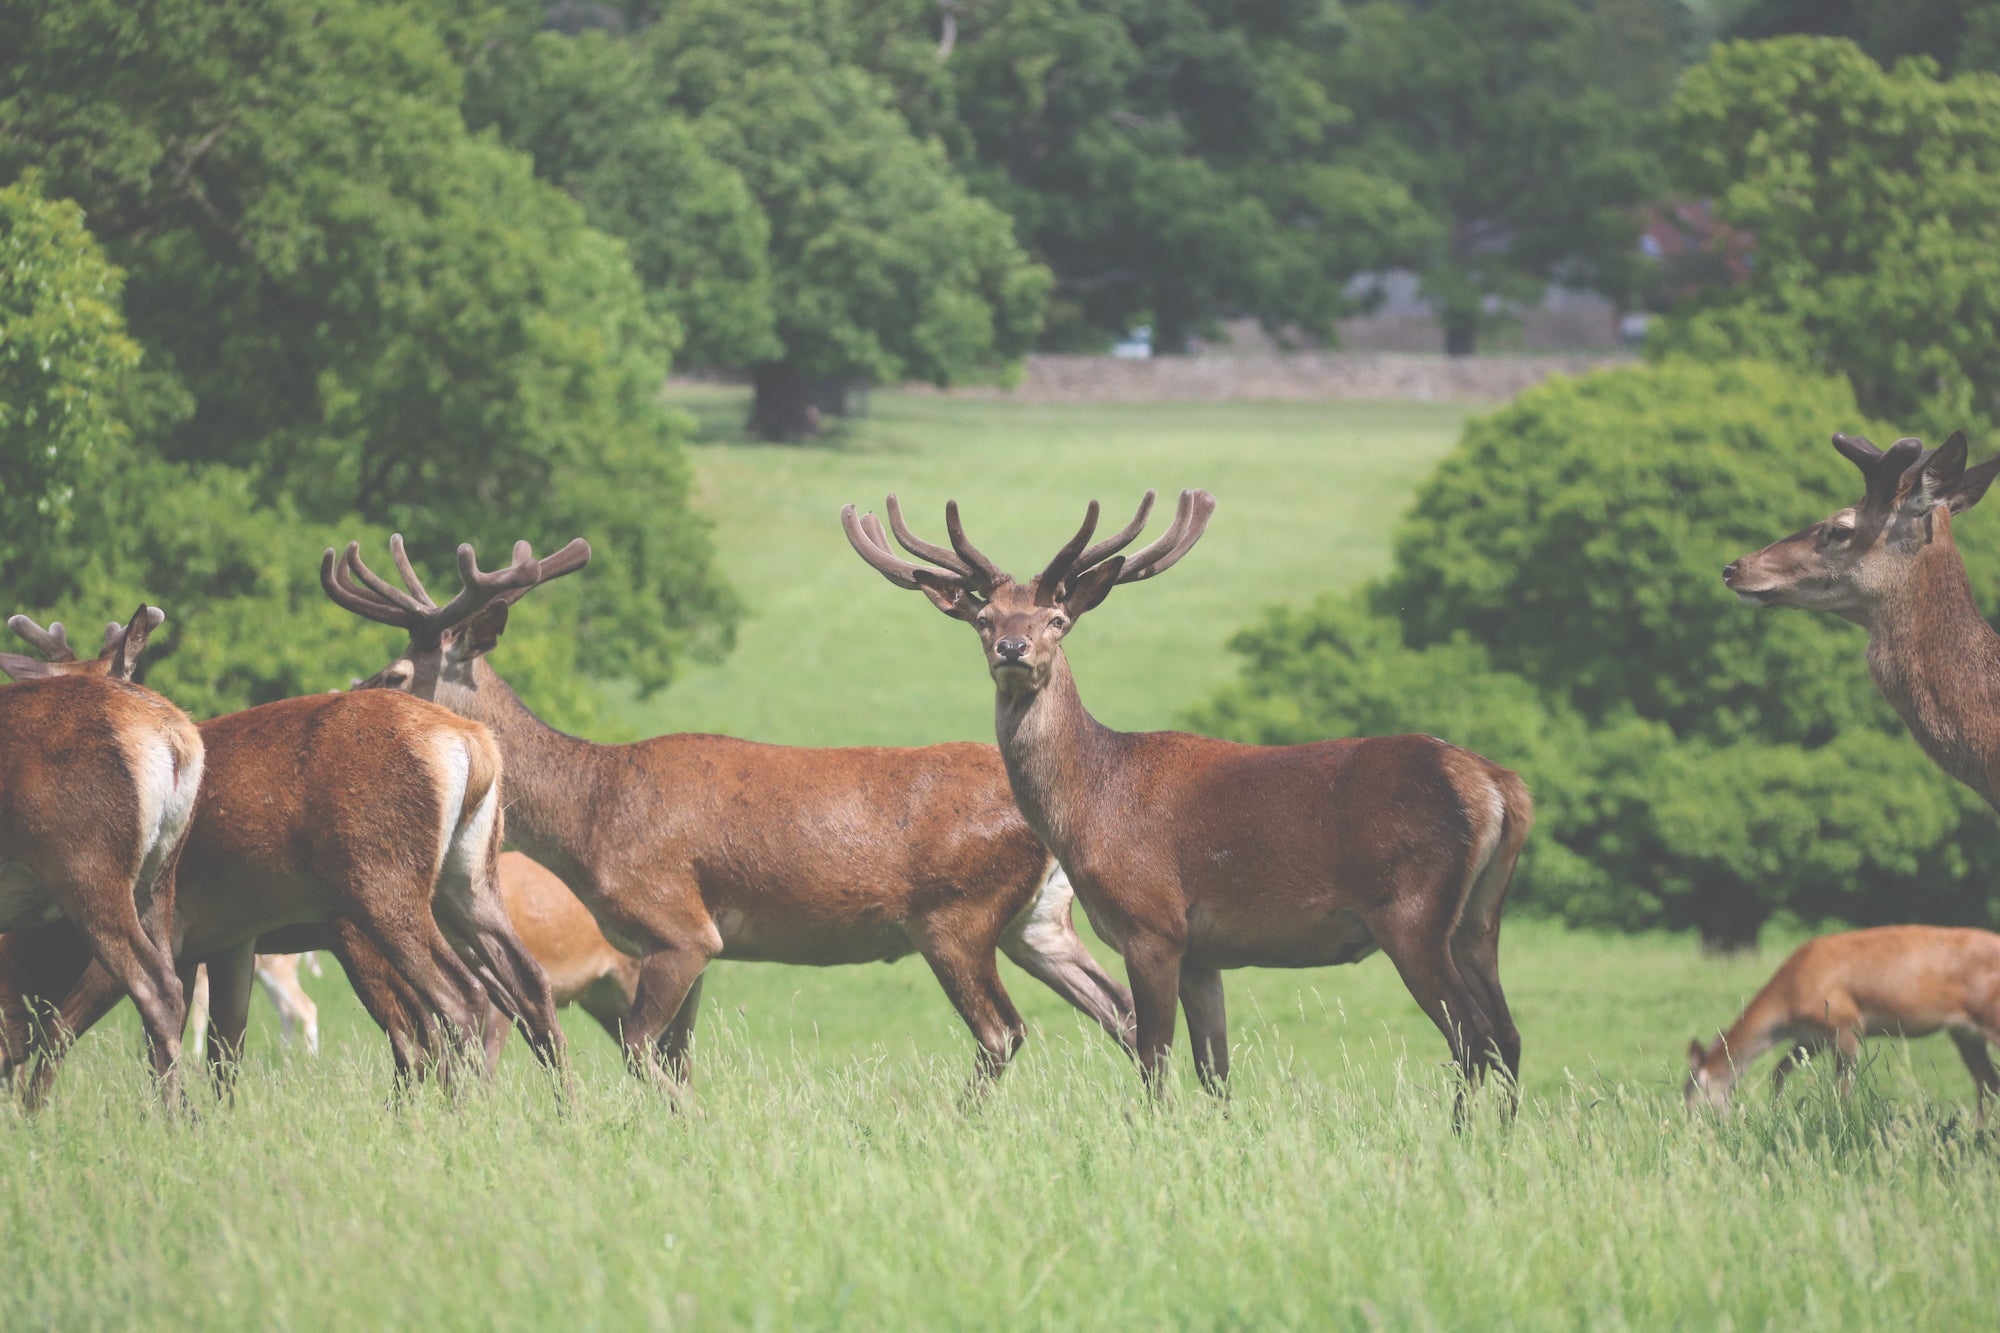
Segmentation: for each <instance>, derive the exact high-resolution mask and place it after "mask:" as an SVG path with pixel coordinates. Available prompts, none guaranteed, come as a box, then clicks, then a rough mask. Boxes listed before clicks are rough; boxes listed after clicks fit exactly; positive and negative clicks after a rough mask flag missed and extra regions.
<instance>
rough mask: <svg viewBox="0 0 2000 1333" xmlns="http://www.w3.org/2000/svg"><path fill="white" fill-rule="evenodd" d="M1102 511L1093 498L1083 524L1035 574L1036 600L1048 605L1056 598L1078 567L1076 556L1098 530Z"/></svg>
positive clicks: (1085, 512) (1084, 512) (1085, 513)
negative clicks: (1066, 579) (1098, 521)
mask: <svg viewBox="0 0 2000 1333" xmlns="http://www.w3.org/2000/svg"><path fill="white" fill-rule="evenodd" d="M1100 512H1102V511H1101V510H1100V509H1099V508H1098V505H1097V501H1095V500H1092V501H1091V502H1090V507H1089V508H1088V509H1086V510H1084V511H1083V526H1082V527H1080V528H1078V529H1077V530H1076V535H1075V536H1074V537H1071V538H1070V539H1069V540H1068V541H1066V542H1064V543H1063V547H1062V549H1061V550H1060V551H1057V552H1056V553H1055V555H1054V556H1052V557H1051V558H1050V560H1049V563H1048V564H1047V565H1046V566H1044V567H1043V569H1042V572H1041V573H1039V574H1037V575H1035V600H1036V601H1038V602H1040V603H1042V604H1043V605H1048V604H1049V603H1050V602H1053V601H1054V600H1055V595H1056V589H1057V588H1058V587H1060V586H1061V584H1062V581H1063V580H1064V579H1065V578H1067V577H1068V576H1069V572H1070V571H1071V570H1072V569H1074V568H1076V566H1077V559H1076V557H1077V556H1078V555H1079V554H1080V553H1081V552H1082V550H1083V548H1084V546H1085V545H1087V544H1088V543H1089V541H1090V534H1091V533H1093V532H1095V531H1097V516H1098V514H1099V513H1100Z"/></svg>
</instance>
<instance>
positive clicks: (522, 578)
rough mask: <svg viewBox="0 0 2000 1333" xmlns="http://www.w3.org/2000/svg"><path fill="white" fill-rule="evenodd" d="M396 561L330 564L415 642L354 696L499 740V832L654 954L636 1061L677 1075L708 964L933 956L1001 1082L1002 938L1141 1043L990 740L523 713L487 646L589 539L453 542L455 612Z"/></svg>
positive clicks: (635, 949)
mask: <svg viewBox="0 0 2000 1333" xmlns="http://www.w3.org/2000/svg"><path fill="white" fill-rule="evenodd" d="M390 554H391V557H392V558H393V559H394V560H395V562H396V567H397V570H398V572H399V573H400V575H401V577H402V581H403V584H404V587H403V588H398V587H395V586H394V585H393V584H390V583H389V582H387V581H386V580H384V579H383V578H381V577H379V576H378V575H376V574H375V573H374V572H373V571H372V570H370V569H369V568H368V567H367V566H366V565H365V564H363V563H362V561H361V556H360V549H359V547H358V546H356V545H354V544H350V545H349V546H348V547H347V550H346V553H345V555H344V556H342V555H337V554H336V553H335V552H333V551H331V550H329V551H328V552H327V553H326V558H325V560H324V562H323V563H322V565H321V570H320V581H321V583H322V584H323V585H324V587H325V589H326V592H327V595H328V596H329V597H331V598H332V599H333V600H334V601H335V602H337V603H339V604H340V605H341V606H343V607H346V608H347V609H348V610H349V611H352V612H354V613H355V614H356V615H359V616H361V617H363V618H364V619H368V620H374V621H379V622H380V623H382V624H386V625H392V626H395V627H396V628H398V629H401V630H403V631H404V632H405V633H407V634H408V635H409V642H408V644H407V645H406V646H405V647H404V649H403V651H402V653H401V654H399V655H398V656H397V657H396V659H395V660H394V661H392V662H391V663H390V664H389V665H388V666H387V667H385V668H383V669H382V670H381V671H380V672H378V673H377V674H376V675H375V676H373V677H372V678H370V679H369V680H368V681H365V682H363V684H364V686H371V687H376V688H374V689H364V690H362V691H361V692H362V693H378V692H380V690H381V689H383V688H386V689H392V690H402V691H410V692H412V693H415V694H417V695H419V696H420V697H422V698H426V699H436V700H437V701H438V702H439V703H441V704H444V705H445V706H446V707H448V708H450V709H452V710H453V711H454V712H456V713H460V714H463V715H464V716H466V717H468V718H473V719H476V720H477V721H479V722H481V723H484V724H485V725H486V726H487V727H488V728H490V729H491V730H492V732H493V735H494V737H495V738H496V739H497V740H498V741H499V742H500V747H501V749H502V750H503V751H504V752H505V753H506V756H507V774H508V777H507V784H508V785H507V801H508V814H507V833H508V837H509V839H510V840H512V841H513V842H515V843H516V844H517V845H518V846H519V847H520V848H521V849H522V850H524V851H526V852H527V853H528V854H529V855H531V856H533V857H534V858H535V860H537V861H539V862H541V863H542V864H543V865H544V866H546V867H547V868H548V869H549V870H550V871H552V872H554V873H555V874H556V875H557V876H559V877H560V878H561V879H562V880H563V882H564V883H566V884H568V885H569V887H570V888H571V889H573V890H574V891H575V892H576V894H577V896H578V897H579V898H581V899H582V900H583V902H584V903H585V905H587V906H588V907H589V909H590V911H591V914H592V915H593V916H594V917H595V918H596V919H597V923H598V925H599V927H600V928H601V929H602V930H603V933H604V935H605V937H606V938H607V939H609V940H610V941H611V942H612V943H613V944H615V945H616V946H617V947H619V948H620V949H623V950H625V951H627V952H629V953H634V954H637V955H640V956H641V957H643V958H644V960H645V961H644V964H643V966H642V971H641V975H640V979H639V985H638V991H637V994H636V995H635V997H634V999H633V1002H632V1006H631V1009H630V1011H629V1013H628V1014H627V1015H626V1017H625V1020H624V1022H623V1024H622V1036H623V1041H624V1045H625V1052H626V1057H627V1060H628V1063H629V1064H630V1065H631V1067H632V1068H633V1070H634V1072H636V1073H639V1074H641V1075H642V1076H646V1077H649V1078H658V1079H663V1080H670V1081H671V1082H672V1083H674V1084H679V1083H680V1082H682V1081H684V1080H685V1078H686V1076H687V1058H688V1057H687V1048H688V1040H689V1034H690V1032H691V1031H692V1029H693V1026H694V1021H695V1016H696V1014H697V1012H698V1011H699V1007H700V1003H701V978H702V973H703V970H704V969H705V968H706V967H707V966H708V964H709V962H710V960H712V959H714V958H717V957H722V958H740V959H750V960H756V961H764V962H784V963H805V964H814V965H826V964H836V963H866V962H876V961H890V960H893V959H897V958H902V957H905V956H907V955H909V954H911V953H920V954H922V955H923V957H924V959H925V961H926V962H928V963H929V964H930V966H931V970H932V972H933V973H934V974H935V975H936V977H937V979H938V982H939V984H940V985H941V986H942V987H943V988H944V991H945V994H946V995H947V996H948V997H949V998H950V1000H951V1002H952V1004H953V1006H954V1007H956V1009H957V1010H958V1013H959V1016H960V1017H961V1018H962V1019H964V1020H965V1024H966V1026H967V1027H968V1028H970V1029H971V1030H972V1034H973V1037H974V1039H975V1040H976V1041H977V1042H978V1044H979V1058H978V1068H979V1072H980V1074H981V1075H982V1076H990V1075H993V1074H997V1073H998V1072H999V1071H1000V1070H1001V1069H1003V1068H1004V1067H1005V1065H1006V1063H1007V1061H1008V1060H1009V1059H1011V1058H1012V1057H1013V1054H1014V1052H1015V1051H1016V1050H1018V1049H1019V1047H1020V1045H1021V1041H1022V1038H1023V1034H1024V1031H1025V1029H1024V1027H1023V1024H1022V1022H1021V1017H1020V1015H1019V1014H1018V1013H1017V1012H1016V1011H1015V1009H1014V1005H1013V1002H1012V1000H1011V999H1009V998H1008V995H1007V991H1006V988H1005V987H1004V986H1003V985H1002V984H1001V981H1000V973H999V970H998V968H997V967H996V965H995V962H994V951H995V949H996V948H998V949H1000V950H1004V951H1005V952H1006V954H1007V956H1008V957H1009V958H1011V959H1013V960H1014V961H1015V962H1016V963H1018V964H1019V965H1020V966H1021V967H1022V968H1023V969H1024V970H1025V971H1027V972H1028V973H1029V974H1030V975H1032V976H1034V977H1036V978H1038V979H1039V980H1041V981H1042V982H1044V983H1045V984H1046V985H1048V986H1049V987H1050V988H1051V989H1052V990H1054V991H1055V992H1056V993H1057V994H1058V995H1061V996H1062V997H1063V998H1064V999H1066V1000H1068V1001H1069V1002H1070V1003H1071V1004H1073V1005H1075V1006H1076V1007H1077V1008H1078V1009H1080V1010H1082V1011H1083V1012H1084V1013H1086V1014H1088V1015H1089V1016H1090V1017H1092V1018H1093V1019H1095V1020H1097V1022H1098V1023H1099V1024H1101V1025H1102V1026H1103V1027H1104V1028H1105V1030H1106V1031H1108V1032H1110V1033H1111V1034H1112V1035H1113V1036H1115V1037H1117V1038H1118V1039H1119V1040H1120V1041H1121V1042H1127V1043H1129V1041H1130V1037H1129V1034H1128V1028H1129V1026H1130V1022H1129V1015H1130V1013H1131V998H1130V996H1129V995H1128V994H1127V993H1126V991H1125V988H1124V987H1122V986H1120V985H1119V984H1118V983H1117V982H1115V981H1113V980H1112V979H1111V977H1110V976H1109V975H1108V974H1106V973H1105V971H1104V970H1103V968H1102V967H1100V966H1099V965H1098V963H1097V960H1096V959H1094V958H1092V957H1091V955H1090V953H1089V951H1088V950H1086V949H1085V948H1084V947H1083V942H1082V941H1081V940H1079V939H1078V938H1077V935H1076V930H1075V928H1074V926H1073V925H1072V923H1071V920H1070V906H1069V904H1070V895H1069V892H1068V888H1067V885H1066V884H1063V883H1061V882H1059V881H1055V880H1052V879H1051V877H1050V875H1049V868H1050V864H1051V862H1050V857H1049V853H1048V851H1047V849H1046V848H1044V847H1043V846H1042V844H1041V843H1040V842H1039V841H1037V840H1036V838H1035V835H1034V834H1033V833H1032V832H1031V831H1030V830H1029V828H1028V826H1027V825H1026V824H1025V823H1023V822H1022V820H1021V817H1020V815H1019V814H1018V813H1017V812H1016V811H1015V809H1014V803H1013V800H1012V798H1011V797H1010V796H1009V795H1008V792H1007V784H1006V776H1005V773H1004V771H1003V769H1002V768H1001V765H1000V760H999V756H998V755H996V754H995V753H994V751H993V748H992V747H991V746H984V745H970V744H958V745H933V746H927V747H924V748H921V749H873V748H865V749H803V748H794V747H788V746H778V745H759V744H753V743H751V742H749V741H739V740H733V739H731V738H729V737H726V736H702V735H676V736H659V737H655V738H654V739H652V740H648V741H639V742H637V743H634V744H630V745H598V744H595V743H593V742H590V741H585V740H579V739H578V738H576V737H574V736H568V735H564V734H563V733H562V732H559V731H557V730H555V729H554V728H552V727H550V726H549V725H548V724H547V723H545V722H543V721H542V720H541V719H540V718H538V717H536V716H535V715H534V713H532V712H531V711H529V709H528V707H527V706H526V705H525V704H523V703H522V702H521V700H520V698H519V697H518V696H517V695H516V694H515V693H514V692H513V690H511V689H509V688H508V686H507V683H506V682H505V681H503V680H502V679H501V678H500V677H499V675H498V674H496V673H495V672H494V670H493V668H492V666H491V665H490V664H489V663H488V662H487V660H486V654H487V653H488V652H489V651H490V650H491V649H492V648H493V647H494V645H495V644H497V643H498V642H499V639H500V635H501V633H502V632H503V631H504V630H505V628H506V624H507V614H508V608H509V607H510V606H511V605H512V604H513V603H514V602H516V601H517V600H519V599H520V598H521V597H522V596H524V595H525V594H526V593H527V592H529V591H530V590H531V589H533V588H534V587H536V586H537V585H539V584H541V583H545V582H547V581H548V580H550V579H553V578H557V577H559V576H561V575H563V574H567V573H570V572H571V571H573V570H576V569H580V568H582V566H583V565H584V563H585V562H586V561H587V560H588V559H589V558H590V547H589V546H588V544H586V543H585V542H584V541H583V540H582V539H580V538H579V539H578V540H576V541H573V542H571V543H570V544H569V545H568V546H566V547H564V548H563V549H562V550H561V551H558V552H556V553H555V554H554V555H552V556H549V557H548V558H546V559H543V560H536V559H535V558H534V557H533V554H532V552H531V551H530V549H529V547H528V544H527V543H526V542H521V543H518V544H517V545H516V546H515V548H514V563H513V564H512V565H511V566H510V567H508V568H505V569H500V570H496V571H494V572H492V573H482V572H481V571H480V569H479V567H478V563H477V561H476V559H475V557H474V554H473V550H472V547H470V546H461V547H459V548H458V567H459V573H460V576H461V578H462V580H463V587H462V588H461V590H460V591H459V592H458V594H457V595H456V596H454V597H453V598H452V599H451V601H450V602H449V603H447V604H446V605H445V606H443V607H439V606H438V605H437V604H436V603H434V602H433V601H431V599H430V595H429V594H428V593H427V592H426V591H425V590H424V585H423V583H422V582H421V581H420V580H419V579H418V577H417V575H416V571H415V570H413V569H412V568H411V566H410V562H409V560H408V558H407V557H406V556H405V554H404V551H403V544H402V539H401V538H400V537H396V538H392V539H391V541H390ZM376 1002H377V1003H378V1004H383V1005H384V1006H385V1007H386V1002H387V1000H386V997H378V998H377V1001H376Z"/></svg>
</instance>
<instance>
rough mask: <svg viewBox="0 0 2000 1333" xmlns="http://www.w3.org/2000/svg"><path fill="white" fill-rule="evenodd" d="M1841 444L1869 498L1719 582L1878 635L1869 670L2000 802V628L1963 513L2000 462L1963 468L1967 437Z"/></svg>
mask: <svg viewBox="0 0 2000 1333" xmlns="http://www.w3.org/2000/svg"><path fill="white" fill-rule="evenodd" d="M1833 445H1834V448H1836V449H1838V450H1839V451H1840V454H1841V456H1842V457H1843V458H1845V459H1847V461H1848V462H1850V463H1852V464H1854V465H1855V467H1857V468H1859V469H1860V470H1861V475H1862V478H1863V479H1864V487H1863V491H1862V496H1861V499H1860V501H1859V502H1857V503H1856V504H1853V505H1850V506H1848V507H1847V508H1845V509H1841V510H1837V511H1835V512H1834V513H1832V514H1829V515H1828V516H1827V517H1825V518H1823V519H1821V520H1820V521H1819V522H1817V523H1815V524H1813V525H1812V526H1811V527H1807V528H1802V529H1800V530H1799V531H1798V532H1795V533H1793V534H1792V535H1791V536H1789V537H1786V538H1784V539H1783V540H1780V541H1776V542H1773V543H1771V544H1770V545H1769V546H1766V547H1764V548H1763V549H1762V550H1759V551H1753V552H1751V553H1750V554H1749V555H1746V556H1744V557H1743V558H1742V559H1740V560H1735V561H1732V562H1730V564H1729V565H1728V566H1727V567H1726V568H1725V569H1724V570H1723V571H1722V582H1723V584H1724V586H1725V587H1727V588H1728V589H1729V590H1730V591H1731V592H1733V593H1735V594H1736V595H1737V597H1738V598H1740V599H1741V600H1743V601H1744V602H1747V603H1748V604H1749V605H1751V606H1757V607H1768V606H1777V607H1800V608H1804V609H1807V610H1814V611H1831V612H1832V613H1833V614H1835V615H1837V616H1840V617H1842V618H1843V619H1846V620H1851V621H1853V622H1854V623H1855V624H1857V625H1860V626H1862V627H1863V628H1865V629H1866V630H1867V631H1868V672H1869V674H1870V675H1871V676H1873V677H1874V678H1875V685H1876V688H1877V689H1879V690H1881V691H1882V694H1883V697H1885V698H1886V699H1888V701H1889V703H1890V704H1891V705H1892V706H1893V707H1894V708H1895V710H1896V712H1897V713H1898V714H1900V715H1901V717H1902V719H1903V721H1904V722H1905V723H1906V724H1907V725H1908V726H1909V728H1910V733H1911V734H1912V735H1914V736H1915V737H1916V738H1917V743H1918V744H1920V745H1922V746H1923V747H1924V752H1925V753H1926V754H1928V755H1929V756H1930V757H1931V759H1932V760H1933V761H1935V762H1936V763H1937V765H1938V767H1940V768H1942V769H1943V770H1944V771H1945V772H1947V773H1949V774H1951V776H1953V777H1954V778H1957V779H1958V780H1959V781H1960V782H1963V783H1964V784H1965V785H1966V786H1968V787H1970V788H1972V789H1973V790H1974V791H1976V792H1978V793H1979V794H1980V795H1981V796H1983V797H1985V798H1986V802H1987V804H1988V805H1992V806H1995V808H2000V634H1995V633H1994V632H1993V627H1992V626H1990V625H1988V624H1987V623H1986V619H1985V617H1983V616H1981V615H1980V614H1979V607H1978V606H1977V605H1976V604H1975V603H1974V602H1973V600H1972V584H1971V583H1970V582H1969V581H1968V580H1967V579H1966V577H1965V561H1964V560H1963V559H1961V558H1960V556H1959V554H1958V547H1957V545H1956V544H1955V543H1954V542H1953V541H1952V535H1951V529H1952V524H1953V522H1954V521H1955V519H1956V516H1957V515H1959V514H1962V513H1964V512H1965V511H1966V510H1968V509H1970V508H1972V506H1973V505H1975V504H1977V503H1979V499H1980V497H1981V496H1983V495H1985V494H1986V488H1987V487H1988V486H1990V485H1992V484H1993V478H1994V476H1995V474H1996V473H2000V458H1994V459H1990V460H1988V461H1987V462H1984V463H1981V464H1980V465H1979V466H1978V467H1974V468H1968V467H1966V465H1965V461H1966V448H1965V432H1963V431H1959V432H1957V433H1955V434H1954V435H1952V437H1951V438H1950V439H1948V440H1946V441H1945V442H1944V444H1943V445H1941V446H1940V447H1938V448H1937V449H1936V450H1928V449H1925V448H1924V446H1923V442H1922V441H1921V440H1914V439H1902V440H1898V441H1896V442H1895V443H1894V444H1893V445H1891V446H1889V448H1888V449H1887V450H1886V451H1885V450H1882V449H1878V448H1876V447H1875V445H1874V444H1873V443H1872V442H1871V441H1869V440H1868V439H1866V438H1865V437H1863V436H1859V435H1835V436H1834V437H1833Z"/></svg>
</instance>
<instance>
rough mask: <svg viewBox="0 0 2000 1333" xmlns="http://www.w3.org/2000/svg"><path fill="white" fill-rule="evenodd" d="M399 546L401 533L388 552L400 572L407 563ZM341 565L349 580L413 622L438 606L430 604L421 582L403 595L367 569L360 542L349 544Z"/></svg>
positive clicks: (402, 591) (397, 535) (401, 590)
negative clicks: (359, 584) (352, 580)
mask: <svg viewBox="0 0 2000 1333" xmlns="http://www.w3.org/2000/svg"><path fill="white" fill-rule="evenodd" d="M402 545H403V540H402V534H401V533H397V534H396V535H394V536H392V537H391V538H390V539H389V552H390V554H391V555H393V556H395V558H396V564H397V567H398V569H399V570H400V569H402V568H407V567H408V565H409V563H410V561H409V558H408V557H407V556H405V555H404V554H403V552H402ZM341 563H342V565H343V566H344V567H345V568H346V570H347V574H348V577H349V578H351V579H357V580H359V581H360V582H361V584H362V586H363V587H365V588H366V589H367V590H368V591H369V592H372V593H374V594H375V597H376V599H377V600H378V601H380V602H381V603H382V604H383V605H384V606H389V607H394V608H396V609H397V610H399V611H402V612H403V613H404V614H405V615H406V616H409V617H411V618H412V619H414V620H421V619H422V618H423V617H425V616H427V615H429V614H430V613H431V612H433V611H435V610H437V603H435V602H433V601H432V600H431V598H430V594H429V593H427V592H425V591H424V590H423V587H424V585H423V581H422V580H421V579H420V580H418V581H417V582H416V583H415V584H413V585H411V588H412V590H411V591H410V592H405V591H404V590H403V589H401V588H398V587H397V586H396V585H395V584H393V583H391V582H389V580H387V579H385V578H383V577H382V576H381V575H380V574H377V573H376V572H375V571H374V570H372V569H370V568H368V565H367V564H366V562H364V561H363V560H362V559H361V543H360V542H349V543H348V544H347V555H346V557H345V558H344V559H343V560H342V562H341Z"/></svg>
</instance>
